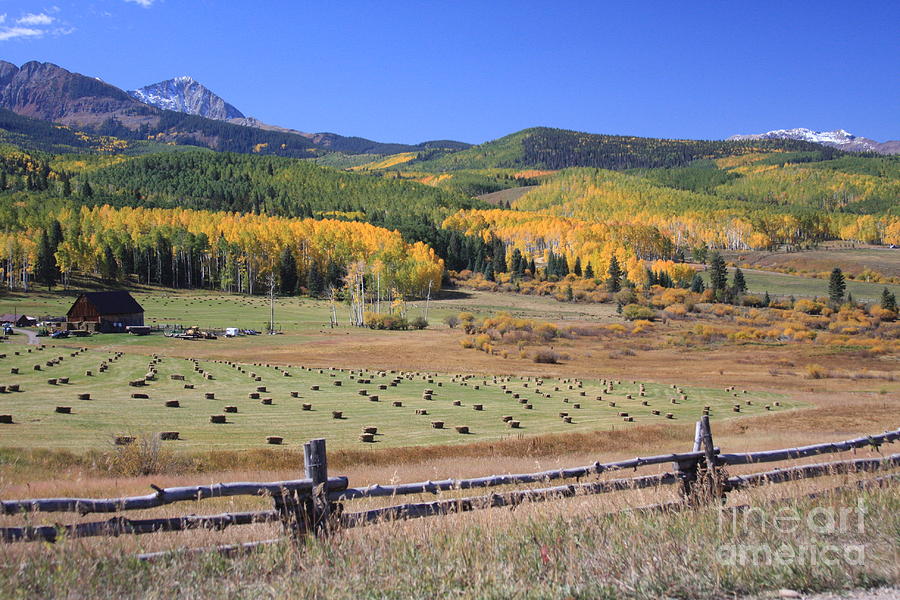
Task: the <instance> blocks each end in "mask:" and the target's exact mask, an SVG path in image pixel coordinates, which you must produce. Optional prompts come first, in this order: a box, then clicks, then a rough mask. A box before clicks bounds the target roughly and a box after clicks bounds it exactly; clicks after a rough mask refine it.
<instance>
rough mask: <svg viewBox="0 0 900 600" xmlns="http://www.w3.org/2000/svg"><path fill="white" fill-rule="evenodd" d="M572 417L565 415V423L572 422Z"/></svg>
mask: <svg viewBox="0 0 900 600" xmlns="http://www.w3.org/2000/svg"><path fill="white" fill-rule="evenodd" d="M571 422H572V417H563V423H571Z"/></svg>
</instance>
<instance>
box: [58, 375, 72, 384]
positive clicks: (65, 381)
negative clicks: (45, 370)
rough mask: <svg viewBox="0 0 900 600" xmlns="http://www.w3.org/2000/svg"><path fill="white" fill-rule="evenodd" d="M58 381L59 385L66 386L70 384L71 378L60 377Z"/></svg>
mask: <svg viewBox="0 0 900 600" xmlns="http://www.w3.org/2000/svg"><path fill="white" fill-rule="evenodd" d="M57 381H59V383H64V384H65V383H69V378H68V377H60V378H59V379H57Z"/></svg>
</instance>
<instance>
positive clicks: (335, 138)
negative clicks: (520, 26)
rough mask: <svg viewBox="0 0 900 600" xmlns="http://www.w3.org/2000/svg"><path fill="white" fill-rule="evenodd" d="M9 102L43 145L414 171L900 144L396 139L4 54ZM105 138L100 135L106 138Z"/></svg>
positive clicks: (829, 138)
mask: <svg viewBox="0 0 900 600" xmlns="http://www.w3.org/2000/svg"><path fill="white" fill-rule="evenodd" d="M3 109H6V110H8V111H11V113H6V114H0V129H3V130H4V131H6V139H8V140H13V141H14V142H15V143H18V144H25V145H27V144H28V142H29V140H30V141H31V146H32V147H34V148H37V149H42V148H51V147H55V148H56V149H58V150H60V151H65V150H62V149H63V148H71V149H79V148H80V149H84V148H85V144H86V143H88V142H84V141H83V140H82V142H79V141H78V140H79V139H80V138H79V137H78V135H75V133H76V131H83V132H86V133H88V134H90V135H93V136H113V137H116V138H121V139H124V140H132V141H134V142H138V141H140V143H142V144H145V145H146V144H151V145H152V144H176V145H182V146H201V147H206V148H210V149H213V150H218V151H229V152H239V153H246V154H263V155H278V156H287V157H294V158H318V157H322V156H324V155H326V154H331V153H340V154H339V155H333V156H335V157H338V158H340V159H341V160H335V161H331V163H330V164H341V163H342V161H343V158H344V157H343V156H342V155H363V154H365V155H369V154H371V155H379V156H384V155H394V154H400V153H410V154H411V156H405V157H403V160H402V161H399V162H393V163H391V164H392V165H395V164H401V163H402V164H403V168H404V169H410V170H418V171H453V170H466V169H484V168H518V169H551V170H555V169H563V168H567V167H596V168H603V169H614V170H625V169H644V168H656V167H682V166H695V165H696V164H699V163H698V162H697V161H704V160H706V159H710V158H719V157H725V156H734V155H740V154H746V153H747V152H755V151H760V150H762V151H769V152H771V151H791V152H806V153H812V154H813V155H814V156H816V157H817V158H816V160H826V159H828V158H833V157H835V156H838V155H839V154H840V152H841V151H851V152H879V153H882V154H893V153H898V152H900V142H885V143H879V142H875V141H873V140H869V139H866V138H862V137H857V136H854V135H852V134H850V133H848V132H846V131H843V130H837V131H831V132H816V131H811V130H808V129H789V130H778V131H771V132H767V133H763V134H753V135H741V136H733V137H731V138H729V139H728V140H667V139H657V138H640V137H633V136H616V135H601V134H590V133H584V132H579V131H568V130H561V129H551V128H546V127H535V128H531V129H525V130H522V131H519V132H517V133H513V134H510V135H508V136H505V137H502V138H499V139H497V140H492V141H489V142H486V143H484V144H480V145H478V146H472V145H470V144H465V143H462V142H455V141H451V140H437V141H428V142H423V143H421V144H415V145H411V144H391V143H383V142H376V141H372V140H368V139H365V138H360V137H350V136H342V135H338V134H335V133H307V132H303V131H298V130H295V129H288V128H284V127H278V126H276V125H270V124H267V123H264V122H262V121H260V120H258V119H255V118H253V117H250V116H246V114H245V113H243V112H242V111H241V110H239V109H238V108H237V107H235V106H233V105H232V104H230V103H228V102H227V101H225V100H224V99H223V98H221V97H220V96H218V95H216V94H215V93H214V92H212V91H211V90H209V89H208V88H207V87H205V86H204V85H203V84H201V83H200V82H198V81H196V80H195V79H193V78H192V77H187V76H183V77H176V78H174V79H169V80H167V81H162V82H159V83H155V84H152V85H148V86H145V87H142V88H140V89H137V90H132V91H130V92H126V91H123V90H121V89H119V88H117V87H115V86H113V85H110V84H108V83H105V82H103V81H101V80H100V79H98V78H94V77H88V76H86V75H81V74H78V73H72V72H70V71H67V70H66V69H64V68H62V67H59V66H57V65H54V64H52V63H40V62H34V61H32V62H28V63H25V64H24V65H22V66H21V67H17V66H16V65H14V64H12V63H8V62H4V61H0V111H3ZM12 113H15V114H12ZM25 117H27V118H30V119H39V120H41V121H42V122H44V124H43V125H41V124H37V123H34V122H32V121H30V120H29V119H27V118H25ZM47 122H52V123H60V124H63V125H67V126H69V127H71V128H73V129H74V131H68V132H67V131H64V130H60V129H59V128H57V129H56V130H54V129H52V128H50V129H48V128H47V127H46V124H47ZM3 124H5V126H4V125H3ZM96 140H97V141H93V142H90V143H91V144H94V145H95V146H96V145H98V144H102V143H104V142H102V138H96ZM88 147H92V146H88ZM155 147H156V148H158V146H155ZM135 151H141V150H140V148H137V149H136V150H135ZM354 160H355V159H354ZM343 162H347V161H343ZM350 162H353V161H350ZM357 164H358V163H357ZM386 168H389V167H386Z"/></svg>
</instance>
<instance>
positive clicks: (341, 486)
mask: <svg viewBox="0 0 900 600" xmlns="http://www.w3.org/2000/svg"><path fill="white" fill-rule="evenodd" d="M898 440H900V429H895V430H893V431H888V432H885V433H881V434H877V435H871V436H865V437H860V438H855V439H851V440H846V441H841V442H829V443H824V444H815V445H811V446H802V447H798V448H785V449H781V450H767V451H762V452H746V453H721V452H720V451H719V449H718V448H716V447H715V446H714V445H713V439H712V432H711V430H710V425H709V418H708V417H703V418H702V419H701V420H700V421H699V422H698V423H697V427H696V430H695V436H694V444H693V448H692V451H691V452H684V453H674V454H660V455H655V456H648V457H639V458H633V459H629V460H621V461H615V462H606V463H601V462H595V463H593V464H590V465H586V466H581V467H571V468H564V469H553V470H547V471H539V472H535V473H519V474H505V475H490V476H486V477H474V478H467V479H443V480H439V481H422V482H418V483H404V484H398V485H377V484H376V485H371V486H367V487H359V488H351V487H349V482H348V479H347V478H346V477H329V476H328V461H327V455H326V452H325V440H322V439H318V440H312V441H310V442H308V443H307V444H306V445H305V446H304V465H305V467H304V468H305V478H303V479H296V480H288V481H273V482H262V483H260V482H232V483H219V484H212V485H200V486H183V487H171V488H159V487H156V486H151V487H152V488H153V489H154V492H153V493H152V494H147V495H143V496H130V497H124V498H106V499H93V498H38V499H29V500H5V501H0V514H4V515H17V514H18V515H24V516H26V517H27V516H29V515H31V514H33V513H37V512H74V513H80V514H81V515H87V514H91V513H115V512H124V511H130V510H146V509H152V508H157V507H161V506H165V505H168V504H173V503H176V502H188V501H199V500H206V499H211V498H224V497H232V496H268V497H270V499H271V500H272V502H273V503H274V510H263V511H256V512H235V513H221V514H211V515H187V516H177V517H160V518H145V519H128V518H125V517H124V516H116V517H114V518H111V519H108V520H106V521H94V522H88V523H76V524H70V525H27V526H22V527H0V542H31V541H43V542H58V541H60V540H63V539H66V538H81V537H93V536H118V535H141V534H148V533H160V532H174V531H188V530H195V529H203V530H223V529H225V528H227V527H231V526H235V525H250V524H255V523H278V522H280V523H281V525H282V528H283V531H284V532H285V534H286V535H287V536H288V537H290V538H292V539H297V538H298V536H300V535H306V534H313V535H328V534H329V533H330V532H331V531H334V530H338V529H344V528H352V527H359V526H365V525H369V524H374V523H380V522H384V521H391V520H399V519H415V518H421V517H431V516H438V515H447V514H454V513H463V512H469V511H474V510H481V509H488V508H497V507H514V506H517V505H520V504H523V503H526V502H547V501H553V500H560V499H565V498H573V497H577V496H587V495H593V494H604V493H609V492H620V491H627V490H638V489H647V488H659V489H661V488H662V487H663V486H671V485H677V486H679V499H678V500H677V501H670V502H666V503H662V504H654V505H648V506H642V507H633V508H630V509H627V510H633V511H643V510H684V509H690V508H693V507H696V506H701V505H710V504H713V505H715V504H716V503H718V504H719V505H722V504H723V503H724V501H725V499H726V495H727V494H728V493H730V492H734V491H739V490H744V489H749V488H752V487H755V486H760V485H767V484H776V483H784V482H791V481H799V480H803V479H808V478H814V477H823V476H831V475H841V474H848V473H884V472H885V471H887V473H884V474H882V475H881V476H879V477H877V478H870V479H864V480H859V481H856V482H855V485H856V487H857V488H858V489H866V488H869V487H883V486H886V485H895V484H897V483H900V473H892V472H890V470H891V469H895V468H897V467H900V453H897V454H891V455H889V456H882V457H879V458H858V459H852V460H839V461H833V462H823V463H815V464H804V465H795V466H789V467H785V468H780V469H774V470H770V471H764V472H759V473H750V474H742V475H732V476H728V475H727V474H725V473H724V471H721V470H720V468H721V467H724V466H731V465H752V464H756V463H770V462H780V461H787V460H795V459H801V458H806V457H811V456H818V455H823V454H835V453H840V452H847V451H851V450H855V449H862V448H871V449H873V450H876V451H878V452H879V453H880V447H881V446H882V445H884V444H890V443H893V442H896V441H898ZM663 464H670V465H673V466H674V472H665V473H658V474H653V475H640V476H634V477H625V478H618V479H594V480H590V481H581V480H582V479H583V478H587V477H592V478H593V477H597V476H600V475H603V474H609V473H617V472H622V471H625V470H637V469H638V468H641V467H648V466H653V465H663ZM573 479H574V480H576V482H575V483H568V484H561V485H555V486H548V487H539V488H526V489H515V490H508V491H502V492H498V493H490V494H485V495H481V496H470V497H463V498H448V499H445V500H434V501H429V502H411V503H406V504H396V505H392V506H382V507H376V508H371V509H368V510H361V511H357V512H348V511H346V510H345V505H344V503H345V502H350V501H353V500H361V499H376V498H395V497H400V496H408V495H425V494H435V495H437V494H440V493H441V492H451V491H459V490H470V489H484V488H493V487H500V486H516V485H526V484H546V483H549V482H552V481H559V480H573ZM838 489H840V488H838ZM817 493H820V492H816V493H814V494H809V496H810V497H813V496H815V495H816V494H817ZM731 508H732V509H736V508H739V507H731ZM280 539H283V538H277V539H270V540H263V541H260V542H250V543H243V544H232V545H228V546H219V547H216V548H211V549H210V548H195V549H182V550H180V551H176V552H182V553H183V552H188V553H193V552H202V551H209V550H217V551H220V552H222V553H225V554H229V555H230V554H236V553H240V552H244V551H249V550H251V549H253V548H257V547H260V546H264V545H268V544H272V543H275V542H277V541H278V540H280ZM171 553H172V551H165V552H154V553H149V554H143V555H139V557H138V558H140V559H142V560H153V559H156V558H159V557H161V556H167V555H169V554H171Z"/></svg>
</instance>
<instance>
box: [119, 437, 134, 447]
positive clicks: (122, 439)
mask: <svg viewBox="0 0 900 600" xmlns="http://www.w3.org/2000/svg"><path fill="white" fill-rule="evenodd" d="M115 443H116V446H127V445H128V444H133V443H134V436H133V435H117V436H116V437H115Z"/></svg>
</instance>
